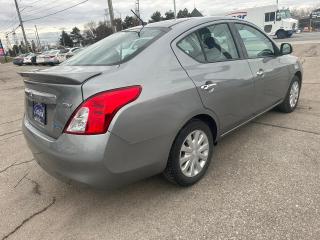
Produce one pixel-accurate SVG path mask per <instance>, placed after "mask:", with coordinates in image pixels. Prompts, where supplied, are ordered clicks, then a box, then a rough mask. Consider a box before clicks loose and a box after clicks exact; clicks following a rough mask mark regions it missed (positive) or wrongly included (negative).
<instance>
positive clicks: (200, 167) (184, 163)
mask: <svg viewBox="0 0 320 240" xmlns="http://www.w3.org/2000/svg"><path fill="white" fill-rule="evenodd" d="M213 146H214V145H213V137H212V133H211V130H210V128H209V127H208V125H207V124H205V123H204V122H203V121H201V120H197V119H196V120H192V121H190V122H189V123H188V124H187V125H185V126H184V127H183V128H182V129H181V131H180V132H179V134H178V135H177V137H176V139H175V140H174V142H173V145H172V147H171V151H170V155H169V159H168V163H167V167H166V169H165V170H164V176H165V177H166V178H167V179H168V180H169V181H171V182H173V183H176V184H178V185H180V186H190V185H193V184H194V183H196V182H197V181H199V180H200V179H201V178H202V177H203V176H204V174H205V173H206V170H207V169H208V166H209V163H210V161H211V158H212V153H213Z"/></svg>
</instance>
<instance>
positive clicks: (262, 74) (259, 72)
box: [257, 69, 264, 77]
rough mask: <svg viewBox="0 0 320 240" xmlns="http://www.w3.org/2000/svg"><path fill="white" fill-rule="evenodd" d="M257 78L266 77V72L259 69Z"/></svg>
mask: <svg viewBox="0 0 320 240" xmlns="http://www.w3.org/2000/svg"><path fill="white" fill-rule="evenodd" d="M257 76H258V77H263V76H264V71H263V70H262V69H259V71H258V72H257Z"/></svg>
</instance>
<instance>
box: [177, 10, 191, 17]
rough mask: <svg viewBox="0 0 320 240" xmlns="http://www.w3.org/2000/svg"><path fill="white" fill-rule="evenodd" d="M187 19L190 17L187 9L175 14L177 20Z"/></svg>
mask: <svg viewBox="0 0 320 240" xmlns="http://www.w3.org/2000/svg"><path fill="white" fill-rule="evenodd" d="M187 17H191V14H190V13H189V11H188V9H187V8H185V9H183V10H180V11H179V12H178V14H177V18H187Z"/></svg>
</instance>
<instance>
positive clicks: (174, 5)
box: [173, 0, 177, 19]
mask: <svg viewBox="0 0 320 240" xmlns="http://www.w3.org/2000/svg"><path fill="white" fill-rule="evenodd" d="M173 9H174V19H177V7H176V0H173Z"/></svg>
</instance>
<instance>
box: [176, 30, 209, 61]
mask: <svg viewBox="0 0 320 240" xmlns="http://www.w3.org/2000/svg"><path fill="white" fill-rule="evenodd" d="M178 47H179V48H180V49H181V50H182V51H183V52H185V53H186V54H187V55H189V56H190V57H192V58H194V59H195V60H197V61H199V62H204V61H205V58H204V54H203V51H202V49H201V44H200V42H199V39H198V36H197V34H196V33H191V34H190V35H188V36H187V37H185V38H184V39H182V40H181V41H180V42H178Z"/></svg>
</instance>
